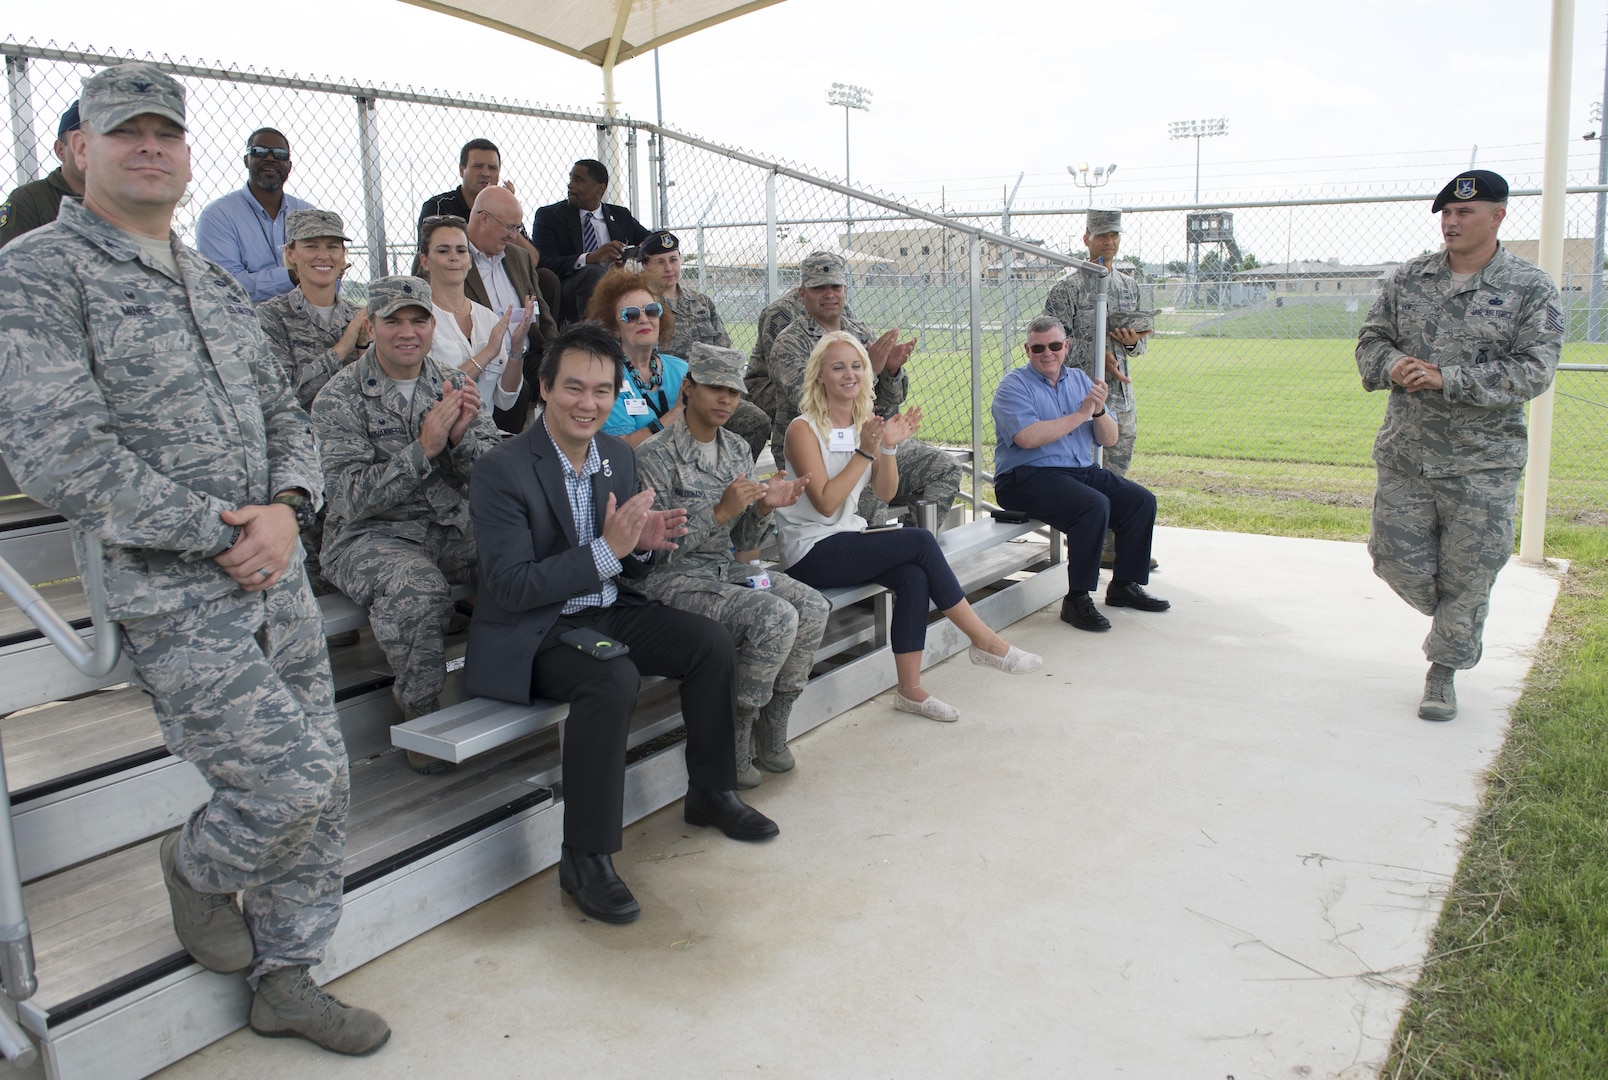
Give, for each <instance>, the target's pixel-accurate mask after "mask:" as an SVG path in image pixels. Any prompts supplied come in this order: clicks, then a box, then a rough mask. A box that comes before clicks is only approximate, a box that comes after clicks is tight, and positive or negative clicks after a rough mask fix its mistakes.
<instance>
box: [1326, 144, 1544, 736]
mask: <svg viewBox="0 0 1608 1080" xmlns="http://www.w3.org/2000/svg"><path fill="white" fill-rule="evenodd" d="M1507 195H1508V185H1507V181H1506V180H1504V179H1503V178H1502V177H1501V176H1498V175H1497V174H1496V173H1493V172H1486V171H1484V170H1474V171H1471V172H1466V173H1462V174H1460V175H1459V176H1457V177H1454V178H1453V179H1452V181H1451V182H1450V183H1448V184H1447V185H1446V186H1445V187H1444V188H1442V189H1441V192H1440V194H1439V195H1437V196H1436V197H1435V202H1434V205H1433V207H1432V209H1433V211H1434V212H1436V213H1439V214H1440V216H1441V218H1440V229H1441V239H1442V240H1443V241H1444V246H1443V247H1442V248H1441V250H1440V251H1436V252H1433V253H1431V254H1428V255H1420V256H1419V257H1418V258H1416V259H1409V260H1408V261H1407V262H1405V263H1403V264H1402V265H1401V266H1400V267H1398V268H1397V269H1396V271H1395V272H1394V273H1392V274H1391V275H1390V277H1389V278H1387V279H1386V280H1385V282H1384V284H1383V286H1382V287H1381V288H1380V292H1379V299H1378V300H1376V301H1374V305H1373V307H1372V308H1371V309H1370V310H1369V312H1368V317H1367V319H1366V320H1364V322H1363V324H1362V332H1361V333H1360V334H1359V336H1358V340H1357V370H1358V371H1359V372H1360V373H1361V375H1362V385H1363V388H1364V389H1365V390H1388V391H1389V392H1390V400H1389V401H1388V402H1387V403H1386V405H1385V420H1384V424H1383V425H1382V426H1381V427H1380V429H1379V436H1378V438H1376V439H1375V440H1374V449H1373V459H1374V463H1375V465H1376V466H1377V468H1378V483H1377V486H1376V488H1375V490H1374V504H1373V522H1372V527H1371V529H1370V531H1369V537H1368V551H1369V553H1370V554H1371V555H1372V556H1373V564H1374V573H1376V574H1378V575H1379V577H1381V578H1382V579H1384V581H1385V582H1386V583H1387V584H1389V585H1390V587H1391V588H1392V589H1394V590H1395V591H1396V595H1398V596H1400V597H1401V598H1402V599H1403V600H1405V601H1407V602H1408V603H1409V604H1411V605H1412V606H1413V607H1415V608H1417V609H1418V610H1419V611H1421V612H1423V613H1424V614H1425V615H1428V616H1430V617H1431V618H1432V620H1433V621H1432V623H1431V625H1430V631H1429V636H1428V637H1427V638H1425V639H1424V656H1425V657H1426V658H1427V659H1428V660H1429V662H1430V666H1429V673H1428V674H1427V675H1426V676H1425V679H1424V695H1423V698H1422V699H1421V700H1420V701H1419V705H1418V715H1419V716H1421V717H1423V718H1424V719H1425V720H1450V719H1452V718H1453V717H1454V716H1456V715H1457V694H1456V691H1455V690H1454V688H1453V684H1452V680H1453V676H1454V675H1455V673H1456V672H1457V671H1459V670H1461V669H1464V668H1471V667H1473V666H1474V665H1475V664H1477V663H1479V660H1480V656H1481V654H1482V652H1483V638H1484V630H1485V615H1486V612H1487V610H1488V608H1489V605H1490V594H1491V585H1492V583H1493V582H1494V581H1495V579H1496V575H1497V572H1498V571H1499V570H1501V569H1502V567H1503V565H1504V564H1506V562H1507V560H1508V556H1509V555H1510V554H1511V553H1512V551H1513V515H1514V512H1515V510H1516V508H1517V500H1518V489H1519V477H1520V475H1521V474H1522V473H1523V471H1524V463H1525V458H1526V454H1527V453H1528V449H1529V448H1528V442H1527V435H1526V431H1525V420H1524V403H1525V402H1526V401H1529V400H1530V399H1531V398H1533V397H1535V396H1536V395H1538V394H1541V393H1543V392H1545V391H1546V389H1547V388H1548V387H1549V386H1551V385H1552V379H1553V375H1554V373H1555V372H1556V370H1557V366H1558V355H1559V353H1560V352H1561V350H1562V347H1563V332H1564V319H1563V304H1562V301H1561V299H1560V297H1559V295H1558V289H1557V286H1556V285H1554V284H1553V282H1552V279H1551V278H1550V277H1548V276H1547V275H1546V273H1544V272H1543V271H1541V270H1540V269H1538V268H1537V267H1535V266H1532V265H1531V264H1529V263H1527V262H1525V261H1524V260H1523V259H1520V258H1518V257H1517V256H1514V255H1512V254H1509V253H1508V251H1507V249H1505V248H1503V247H1502V245H1501V243H1500V242H1498V240H1497V230H1498V229H1499V228H1500V227H1501V224H1502V220H1503V218H1504V217H1506V216H1507Z"/></svg>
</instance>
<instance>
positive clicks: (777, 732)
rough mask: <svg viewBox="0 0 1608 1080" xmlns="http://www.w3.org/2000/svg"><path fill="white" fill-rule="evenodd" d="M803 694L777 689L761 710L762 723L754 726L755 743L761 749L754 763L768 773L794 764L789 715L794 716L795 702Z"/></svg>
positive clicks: (760, 719) (784, 770)
mask: <svg viewBox="0 0 1608 1080" xmlns="http://www.w3.org/2000/svg"><path fill="white" fill-rule="evenodd" d="M799 693H800V691H798V690H777V691H776V692H774V693H773V694H771V699H770V700H769V701H767V702H765V707H764V708H763V709H760V710H759V722H758V723H757V724H756V725H755V726H754V743H755V746H756V748H757V749H758V751H759V752H758V753H757V754H756V755H755V756H754V764H755V765H758V766H759V767H760V768H761V769H764V770H765V771H766V772H786V771H787V770H789V769H791V768H792V767H793V765H794V761H793V752H792V751H791V750H789V749H788V748H787V718H788V717H789V716H791V715H793V702H795V701H797V700H798V695H799Z"/></svg>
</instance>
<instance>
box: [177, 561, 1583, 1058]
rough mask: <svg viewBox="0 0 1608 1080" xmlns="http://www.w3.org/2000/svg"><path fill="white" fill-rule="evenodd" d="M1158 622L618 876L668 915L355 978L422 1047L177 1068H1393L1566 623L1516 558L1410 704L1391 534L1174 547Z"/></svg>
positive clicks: (935, 683)
mask: <svg viewBox="0 0 1608 1080" xmlns="http://www.w3.org/2000/svg"><path fill="white" fill-rule="evenodd" d="M1157 553H1158V557H1159V558H1160V559H1161V560H1162V562H1163V568H1162V572H1161V573H1159V574H1158V575H1157V576H1156V578H1155V580H1154V581H1153V583H1152V584H1153V587H1154V590H1155V591H1156V592H1157V593H1158V594H1159V595H1162V596H1165V597H1167V598H1168V599H1170V600H1172V602H1173V610H1172V611H1171V612H1168V613H1166V614H1163V615H1145V614H1139V613H1134V612H1129V611H1112V612H1111V613H1110V614H1111V617H1112V621H1113V622H1114V623H1115V624H1116V625H1115V627H1114V628H1113V629H1112V631H1111V632H1110V633H1107V634H1104V635H1090V634H1084V633H1080V632H1078V631H1075V630H1073V629H1071V628H1070V627H1067V626H1065V625H1063V624H1062V623H1060V622H1059V621H1057V619H1056V617H1055V609H1054V608H1051V609H1048V610H1046V611H1043V612H1039V613H1038V614H1036V615H1034V616H1032V617H1030V618H1029V619H1027V620H1024V621H1023V622H1021V623H1019V624H1017V625H1016V626H1015V627H1012V628H1011V629H1010V630H1009V631H1008V632H1007V637H1008V638H1010V639H1011V640H1012V641H1014V642H1016V643H1019V644H1021V645H1023V646H1025V647H1027V648H1030V649H1033V650H1035V651H1038V652H1041V653H1043V654H1044V655H1045V656H1046V657H1047V658H1048V661H1047V663H1046V665H1045V667H1044V669H1043V670H1042V671H1040V672H1039V673H1037V674H1034V675H1029V676H1016V677H1011V676H1005V675H1001V674H998V673H995V672H989V671H984V670H982V669H979V668H974V667H972V666H970V665H969V664H967V663H966V661H965V659H964V657H960V658H957V659H955V660H951V661H949V662H947V663H945V664H942V665H940V666H939V667H937V668H934V669H932V670H931V671H930V672H929V673H928V674H927V676H926V685H927V687H928V689H929V690H931V691H933V692H934V693H937V694H938V695H939V696H940V697H942V698H944V699H945V700H948V701H950V702H951V703H952V704H954V705H956V706H958V707H959V708H960V709H961V710H962V711H963V714H964V716H963V719H962V720H961V722H960V723H958V724H935V723H932V722H930V721H925V720H921V719H918V718H915V717H911V716H907V715H903V714H899V713H895V712H894V711H893V710H892V707H891V704H890V700H891V697H890V695H887V694H885V695H883V696H882V697H880V698H878V699H876V700H874V701H871V702H869V703H867V704H865V705H863V706H861V707H860V708H858V709H855V710H854V711H852V712H850V713H847V714H845V715H844V716H842V717H839V718H838V719H836V720H834V721H832V722H831V723H829V724H826V725H824V726H822V727H821V728H818V729H817V730H815V731H813V732H811V733H809V734H808V735H806V736H804V737H803V738H802V739H800V740H798V741H797V743H796V744H795V752H796V753H797V756H798V759H799V762H800V764H799V768H798V769H797V770H796V771H795V772H793V773H791V774H789V775H786V776H783V777H776V778H770V779H767V781H766V782H765V784H764V786H763V787H761V788H760V789H758V790H757V791H756V792H754V793H753V801H754V802H755V803H756V804H757V805H759V806H760V807H761V808H763V809H764V810H765V811H766V812H767V813H769V814H771V815H772V816H773V817H775V818H776V819H777V820H778V821H779V822H780V823H781V825H782V836H781V837H780V839H779V840H778V841H776V842H774V843H771V844H767V845H761V846H749V845H742V844H737V843H733V842H730V841H728V840H726V839H725V838H724V837H722V836H720V835H718V834H715V833H713V832H712V831H711V830H706V829H692V828H689V827H687V826H686V825H684V824H683V823H682V821H681V818H680V812H679V804H678V805H677V806H674V807H671V808H668V809H666V810H664V811H661V812H660V813H658V814H655V815H654V816H652V817H650V818H648V819H647V820H645V821H643V822H640V823H639V824H637V825H636V826H634V827H632V828H631V829H629V830H628V835H627V838H626V847H625V851H624V852H622V853H621V855H620V856H619V858H618V859H617V865H618V866H619V867H620V869H621V872H622V875H623V876H624V877H625V878H626V880H627V882H628V883H629V884H630V885H631V887H632V889H633V890H634V891H635V893H636V895H637V898H638V899H639V900H640V901H641V902H642V906H643V910H644V914H643V917H642V918H641V919H640V920H638V921H637V922H636V923H635V924H633V925H631V926H628V927H623V928H622V927H612V926H606V925H602V924H599V923H594V922H589V921H582V920H581V919H580V918H578V916H577V913H576V911H575V909H574V908H573V907H572V906H570V905H569V904H568V903H567V902H564V903H561V902H560V900H559V893H558V885H557V875H556V871H555V870H549V871H547V872H545V873H543V874H541V875H539V876H537V877H536V878H534V879H532V880H530V881H528V882H526V883H525V884H524V885H522V886H520V887H519V888H516V889H513V890H511V891H509V892H508V893H506V894H504V895H502V896H500V897H498V898H497V899H495V900H493V901H491V902H489V903H487V904H484V905H482V906H481V907H479V908H477V909H475V910H474V911H471V912H469V913H468V914H466V915H464V916H462V917H460V918H458V919H457V920H455V921H453V922H452V923H450V924H448V925H446V926H444V927H441V928H440V929H437V930H435V931H434V932H432V933H430V934H428V935H426V936H424V937H422V938H420V939H418V940H416V941H414V942H412V943H410V944H409V945H407V946H406V947H404V948H402V949H399V950H397V951H395V952H393V953H390V954H389V955H387V956H385V957H382V958H381V959H379V960H377V961H375V962H373V963H371V964H369V965H368V966H366V967H364V968H362V969H360V970H359V971H357V972H355V973H353V974H352V975H350V976H348V977H347V978H345V979H343V980H341V981H340V982H339V983H338V984H337V985H336V987H335V989H336V990H337V992H339V993H341V994H342V995H343V996H345V997H347V998H349V999H350V1000H352V1001H356V1002H361V1003H363V1004H365V1005H369V1006H371V1007H374V1008H377V1009H379V1010H380V1011H381V1012H382V1013H384V1015H385V1016H386V1017H387V1018H388V1019H389V1020H390V1021H391V1023H392V1025H393V1027H394V1028H395V1029H396V1035H395V1037H394V1038H393V1039H392V1041H391V1044H390V1045H389V1046H387V1047H386V1048H385V1049H383V1050H382V1051H381V1052H380V1053H379V1054H378V1055H376V1056H375V1057H373V1058H369V1059H358V1060H351V1059H338V1058H335V1057H333V1056H329V1055H324V1054H322V1053H321V1052H319V1051H317V1050H315V1049H313V1048H312V1047H310V1046H309V1045H307V1044H304V1043H300V1042H297V1041H294V1040H283V1041H270V1040H265V1039H260V1038H258V1037H256V1036H254V1035H252V1034H250V1033H249V1032H241V1033H237V1034H236V1035H234V1036H232V1037H230V1038H228V1039H225V1040H223V1041H222V1042H219V1043H217V1044H215V1045H214V1046H212V1047H210V1048H209V1049H207V1050H205V1051H203V1052H202V1053H200V1054H197V1055H195V1056H194V1057H192V1058H190V1059H188V1060H187V1061H185V1062H183V1063H181V1064H179V1065H178V1066H175V1067H174V1068H172V1069H170V1070H168V1072H166V1073H164V1074H163V1075H164V1076H167V1077H219V1076H229V1077H241V1078H249V1077H275V1078H279V1077H284V1076H293V1075H305V1076H318V1077H321V1078H325V1077H328V1078H342V1077H387V1078H391V1077H397V1076H420V1077H459V1076H464V1077H468V1076H475V1077H526V1076H534V1075H550V1076H578V1075H592V1076H599V1077H694V1076H696V1077H727V1076H743V1077H769V1078H772V1080H775V1078H779V1077H827V1076H832V1077H838V1076H843V1077H862V1076H864V1077H951V1076H953V1077H968V1078H971V1077H996V1076H1020V1077H1037V1076H1072V1077H1115V1076H1126V1077H1141V1078H1146V1077H1201V1078H1211V1080H1220V1078H1222V1077H1225V1076H1233V1077H1236V1078H1238V1080H1247V1078H1250V1077H1280V1078H1286V1077H1291V1076H1313V1077H1326V1076H1337V1077H1346V1078H1352V1077H1364V1076H1372V1075H1374V1072H1375V1070H1376V1069H1377V1067H1378V1066H1379V1065H1380V1064H1381V1063H1382V1062H1383V1060H1384V1057H1385V1053H1386V1048H1387V1045H1388V1042H1389V1039H1390V1037H1391V1034H1392V1031H1393V1029H1394V1026H1395V1023H1396V1019H1397V1016H1398V1014H1399V1012H1400V1009H1401V1007H1402V1004H1403V1002H1404V1000H1405V988H1406V987H1407V986H1408V985H1409V984H1410V982H1411V981H1412V979H1413V978H1414V975H1415V972H1416V965H1417V964H1418V962H1419V961H1420V960H1421V959H1422V957H1423V956H1424V953H1425V949H1426V947H1427V943H1428V942H1427V939H1428V935H1429V933H1430V932H1431V930H1432V929H1433V927H1434V924H1435V919H1436V915H1437V912H1438V911H1439V908H1440V903H1441V899H1442V897H1443V894H1444V892H1445V889H1446V887H1447V884H1448V882H1449V881H1450V878H1451V875H1452V873H1453V872H1454V871H1455V869H1456V865H1457V859H1458V854H1459V849H1460V841H1461V837H1462V835H1463V832H1464V830H1465V828H1466V827H1467V825H1468V823H1469V821H1470V818H1471V815H1472V814H1473V812H1474V811H1475V808H1476V806H1477V803H1478V800H1479V797H1480V792H1481V787H1482V775H1483V773H1484V770H1485V769H1486V768H1487V767H1488V766H1489V765H1490V763H1491V761H1492V759H1493V757H1494V755H1495V754H1496V752H1497V750H1498V748H1499V747H1500V744H1501V741H1502V738H1503V733H1504V731H1505V729H1506V723H1507V715H1508V710H1509V708H1510V707H1511V705H1512V704H1513V702H1514V700H1515V698H1516V697H1517V694H1518V690H1519V687H1520V684H1521V683H1522V681H1523V679H1524V676H1525V673H1526V671H1527V669H1528V667H1529V664H1530V657H1531V652H1532V649H1533V647H1534V645H1535V643H1536V642H1537V640H1538V639H1539V638H1540V635H1541V633H1542V631H1543V628H1544V626H1545V624H1546V620H1547V618H1548V616H1549V614H1550V612H1551V609H1552V604H1553V600H1554V598H1555V596H1556V592H1557V585H1556V581H1555V579H1554V577H1553V576H1552V573H1551V572H1550V571H1546V570H1540V569H1536V568H1532V567H1524V566H1520V565H1518V564H1512V565H1510V566H1509V567H1508V568H1507V570H1505V571H1504V572H1503V574H1502V577H1501V579H1500V581H1499V583H1498V586H1497V590H1496V593H1495V595H1494V598H1493V603H1492V615H1491V623H1490V626H1489V628H1488V630H1487V634H1486V657H1485V660H1484V662H1483V663H1482V664H1481V665H1480V666H1479V667H1478V668H1477V669H1475V670H1474V671H1473V672H1470V673H1466V674H1465V675H1463V676H1462V677H1460V678H1459V680H1458V692H1459V697H1460V704H1461V707H1462V715H1461V716H1459V718H1458V719H1457V720H1456V721H1454V722H1452V723H1450V724H1431V723H1426V722H1424V721H1420V720H1418V719H1417V718H1416V715H1415V713H1416V706H1417V701H1418V696H1419V693H1420V690H1421V688H1422V680H1423V674H1424V668H1425V664H1424V662H1423V660H1422V659H1421V654H1420V652H1419V642H1420V641H1421V639H1422V637H1423V634H1424V632H1425V630H1426V629H1427V624H1428V620H1427V619H1425V618H1423V617H1422V616H1419V615H1418V614H1416V613H1415V612H1413V611H1412V610H1411V609H1409V608H1408V607H1407V606H1406V605H1405V604H1403V603H1402V602H1401V601H1399V600H1398V599H1396V597H1395V596H1394V595H1393V594H1391V592H1390V590H1389V589H1388V588H1387V587H1386V586H1385V585H1384V584H1383V583H1381V582H1380V581H1378V580H1377V579H1376V578H1374V577H1373V575H1372V573H1371V572H1370V570H1369V566H1368V558H1367V553H1366V552H1365V551H1364V549H1363V547H1362V546H1361V545H1360V544H1349V543H1334V542H1328V541H1315V540H1292V539H1282V538H1275V537H1261V536H1246V535H1238V534H1222V533H1209V532H1193V531H1183V530H1163V533H1162V535H1161V536H1160V537H1159V538H1158V543H1157Z"/></svg>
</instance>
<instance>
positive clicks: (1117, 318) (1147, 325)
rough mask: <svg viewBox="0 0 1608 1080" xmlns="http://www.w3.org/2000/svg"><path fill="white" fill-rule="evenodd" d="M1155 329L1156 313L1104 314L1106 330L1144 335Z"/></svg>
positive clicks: (1128, 312) (1127, 312)
mask: <svg viewBox="0 0 1608 1080" xmlns="http://www.w3.org/2000/svg"><path fill="white" fill-rule="evenodd" d="M1155 328H1156V313H1155V312H1154V311H1108V312H1106V329H1107V330H1133V331H1135V332H1137V333H1140V334H1146V333H1149V332H1150V331H1152V330H1154V329H1155Z"/></svg>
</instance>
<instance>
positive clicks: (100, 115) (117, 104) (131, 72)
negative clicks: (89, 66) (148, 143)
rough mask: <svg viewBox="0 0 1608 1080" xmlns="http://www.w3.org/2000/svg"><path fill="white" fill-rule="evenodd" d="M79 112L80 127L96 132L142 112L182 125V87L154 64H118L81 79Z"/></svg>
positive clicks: (103, 131)
mask: <svg viewBox="0 0 1608 1080" xmlns="http://www.w3.org/2000/svg"><path fill="white" fill-rule="evenodd" d="M78 112H79V115H80V117H82V119H83V126H84V127H87V128H89V130H91V131H93V132H95V133H96V134H97V135H104V134H106V133H107V132H108V131H110V130H112V129H113V128H114V127H116V126H117V125H118V124H121V123H123V122H124V121H125V120H128V119H130V118H132V117H135V116H139V115H141V114H142V113H155V114H156V115H157V116H163V117H166V118H167V119H169V120H171V121H173V122H174V123H175V124H177V125H179V126H180V127H184V126H185V125H184V86H183V85H182V84H181V83H180V82H179V80H177V79H175V78H174V77H173V76H171V75H169V74H168V73H167V72H165V71H163V70H162V69H161V68H159V67H157V66H156V65H155V64H144V63H136V64H119V65H117V66H116V67H109V68H104V69H102V70H100V71H97V72H96V73H95V74H93V75H90V76H88V77H86V78H85V79H84V85H83V90H82V92H81V93H80V94H79V95H78Z"/></svg>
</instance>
